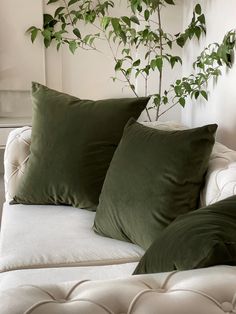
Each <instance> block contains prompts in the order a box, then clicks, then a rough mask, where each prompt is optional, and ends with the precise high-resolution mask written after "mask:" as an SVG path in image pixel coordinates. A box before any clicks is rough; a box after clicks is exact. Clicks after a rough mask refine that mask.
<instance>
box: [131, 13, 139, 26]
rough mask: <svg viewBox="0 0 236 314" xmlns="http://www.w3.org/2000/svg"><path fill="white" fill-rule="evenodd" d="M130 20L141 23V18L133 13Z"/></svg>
mask: <svg viewBox="0 0 236 314" xmlns="http://www.w3.org/2000/svg"><path fill="white" fill-rule="evenodd" d="M130 21H132V22H133V23H135V24H138V25H139V24H140V22H139V19H138V18H137V16H136V15H132V16H131V17H130Z"/></svg>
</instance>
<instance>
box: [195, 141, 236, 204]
mask: <svg viewBox="0 0 236 314" xmlns="http://www.w3.org/2000/svg"><path fill="white" fill-rule="evenodd" d="M234 194H236V151H234V150H232V149H229V148H228V147H226V146H224V145H222V144H220V143H217V142H216V143H215V145H214V148H213V151H212V154H211V157H210V161H209V166H208V171H207V175H206V182H205V186H204V188H203V190H202V193H201V206H207V205H210V204H213V203H215V202H218V201H220V200H222V199H224V198H227V197H229V196H232V195H234Z"/></svg>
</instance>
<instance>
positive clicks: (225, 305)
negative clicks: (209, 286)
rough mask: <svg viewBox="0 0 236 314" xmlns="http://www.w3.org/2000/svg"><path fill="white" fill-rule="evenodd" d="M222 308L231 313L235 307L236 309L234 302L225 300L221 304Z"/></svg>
mask: <svg viewBox="0 0 236 314" xmlns="http://www.w3.org/2000/svg"><path fill="white" fill-rule="evenodd" d="M221 308H222V310H223V311H224V312H226V313H230V312H232V311H233V309H234V307H233V304H232V303H230V302H223V303H222V304H221Z"/></svg>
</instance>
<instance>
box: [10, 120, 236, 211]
mask: <svg viewBox="0 0 236 314" xmlns="http://www.w3.org/2000/svg"><path fill="white" fill-rule="evenodd" d="M143 124H144V125H147V126H150V127H154V128H159V129H163V130H173V129H174V130H180V129H186V127H185V126H183V125H180V124H177V123H174V122H165V123H164V122H143ZM30 137H31V128H30V127H23V128H19V129H16V130H14V131H12V132H11V133H10V135H9V138H8V141H7V146H6V151H5V158H4V166H5V190H6V200H7V201H9V200H11V199H12V198H13V196H14V194H15V191H16V187H17V184H18V181H19V179H20V177H21V176H22V174H23V173H24V169H25V166H26V163H27V160H28V158H29V154H30ZM235 168H236V152H235V151H233V150H231V149H229V148H227V147H225V146H224V145H222V144H219V143H216V144H215V146H214V148H213V152H212V155H211V159H210V163H209V169H208V173H207V177H206V185H205V187H204V189H203V191H202V194H201V205H202V206H205V205H209V204H211V203H214V202H216V201H218V200H221V199H223V198H226V197H228V196H230V195H233V194H235V193H236V171H235Z"/></svg>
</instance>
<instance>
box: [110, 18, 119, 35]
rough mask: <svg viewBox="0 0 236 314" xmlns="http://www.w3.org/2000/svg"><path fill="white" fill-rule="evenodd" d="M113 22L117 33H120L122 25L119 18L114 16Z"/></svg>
mask: <svg viewBox="0 0 236 314" xmlns="http://www.w3.org/2000/svg"><path fill="white" fill-rule="evenodd" d="M111 24H112V26H113V29H114V31H115V33H119V31H120V29H121V27H120V21H119V19H118V18H112V19H111Z"/></svg>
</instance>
